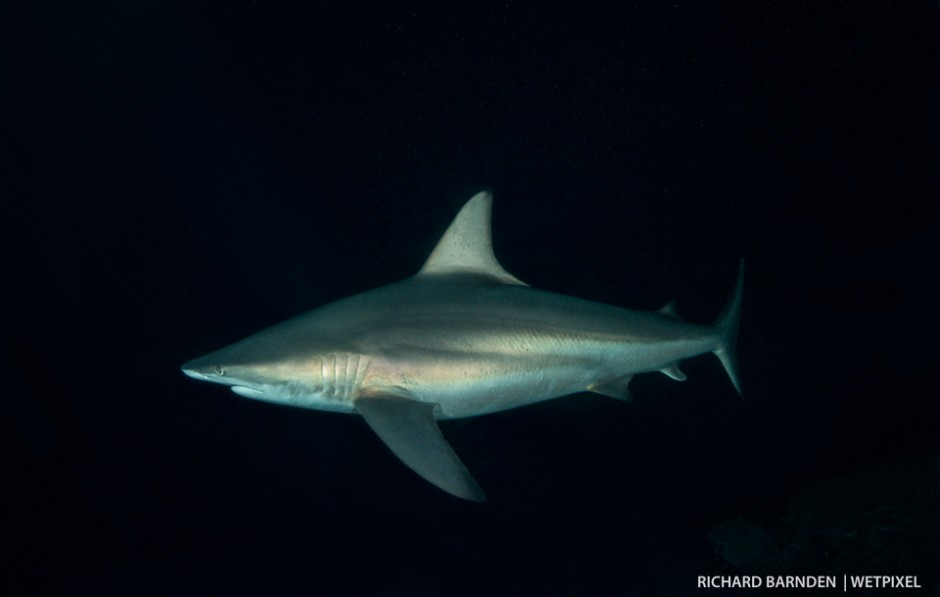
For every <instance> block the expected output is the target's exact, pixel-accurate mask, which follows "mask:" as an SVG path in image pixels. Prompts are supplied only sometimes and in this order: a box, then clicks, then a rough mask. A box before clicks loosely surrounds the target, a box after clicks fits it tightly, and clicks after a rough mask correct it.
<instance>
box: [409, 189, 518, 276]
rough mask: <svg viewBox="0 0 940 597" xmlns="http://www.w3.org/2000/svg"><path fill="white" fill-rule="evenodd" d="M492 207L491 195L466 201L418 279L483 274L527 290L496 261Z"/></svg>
mask: <svg viewBox="0 0 940 597" xmlns="http://www.w3.org/2000/svg"><path fill="white" fill-rule="evenodd" d="M492 205H493V195H491V194H490V193H489V191H483V192H480V193H477V194H476V195H474V196H473V198H471V199H470V201H467V203H466V204H465V205H464V206H463V209H461V210H460V213H458V214H457V217H456V218H454V221H453V222H452V223H451V225H450V227H449V228H448V229H447V232H445V233H444V236H442V237H441V240H440V241H438V243H437V246H436V247H434V251H432V252H431V256H430V257H428V260H427V261H426V262H425V263H424V267H422V268H421V271H420V272H418V275H419V276H431V275H437V274H453V273H471V274H482V275H485V276H489V277H491V278H495V279H497V280H499V281H500V282H503V283H504V284H521V285H523V286H527V284H525V282H522V281H520V280H519V279H518V278H516V277H515V276H513V275H512V274H510V273H509V272H507V271H506V270H504V269H503V267H502V266H501V265H500V264H499V262H498V261H496V255H494V254H493V240H492V236H491V228H490V209H491V207H492Z"/></svg>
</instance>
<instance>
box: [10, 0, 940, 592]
mask: <svg viewBox="0 0 940 597" xmlns="http://www.w3.org/2000/svg"><path fill="white" fill-rule="evenodd" d="M349 4H351V3H349ZM938 12H940V11H938V5H937V3H936V2H851V3H783V2H747V3H736V4H715V3H678V4H676V3H664V2H662V3H649V4H646V3H640V4H634V3H608V4H604V3H601V4H596V5H591V6H588V5H581V4H578V3H559V2H543V3H537V4H534V3H533V4H531V5H520V4H516V3H508V5H507V4H500V5H496V6H489V7H483V6H482V5H475V7H474V8H472V9H471V8H466V7H465V8H452V7H451V8H444V7H443V5H442V6H441V7H438V8H436V9H430V8H428V7H426V6H425V7H414V6H401V5H399V3H387V4H386V5H384V6H383V7H382V8H375V7H371V8H365V7H360V8H352V7H350V6H348V3H345V2H325V3H304V2H296V3H272V2H215V1H210V2H198V3H196V2H66V1H60V2H55V1H52V2H35V3H33V2H30V3H13V2H11V3H3V5H2V6H0V28H2V36H0V48H2V49H0V52H2V53H0V86H2V91H0V94H2V96H3V98H4V99H5V100H6V108H5V109H4V111H3V112H4V116H5V118H4V119H3V130H2V131H0V133H2V136H0V138H2V141H0V147H2V151H3V153H2V156H0V157H2V160H0V180H2V186H0V192H2V198H0V201H2V211H0V217H2V221H0V243H2V244H0V247H2V249H0V267H2V271H0V274H2V279H3V288H4V290H3V292H2V299H0V301H2V303H0V304H2V311H0V326H2V327H0V331H2V336H0V337H2V341H3V344H2V351H3V354H2V359H0V362H2V363H3V367H4V369H5V370H6V373H5V374H4V379H3V382H2V385H3V399H2V405H3V406H2V410H3V421H4V423H5V424H4V426H3V427H4V429H5V431H4V432H3V433H2V438H3V439H2V441H3V443H4V444H6V449H5V450H4V454H5V458H4V462H5V464H4V466H3V470H4V472H3V489H2V494H3V496H4V498H5V499H4V501H5V502H6V505H5V506H4V507H3V519H2V520H3V530H2V534H0V547H2V550H3V551H2V553H0V583H2V585H3V586H4V587H5V588H3V587H0V592H3V594H6V595H57V594H70V595H307V594H316V593H320V592H326V593H332V594H337V593H339V594H342V593H349V592H382V593H388V592H397V594H409V593H410V592H421V593H441V594H444V593H450V592H463V593H486V594H508V593H513V594H564V595H581V594H610V595H655V594H658V595H685V594H701V592H696V591H695V590H694V583H695V578H696V576H697V575H698V574H742V573H780V574H815V573H829V574H840V575H841V574H843V573H850V574H881V573H891V574H917V575H919V578H920V582H921V584H922V585H925V588H924V589H923V590H922V591H921V592H918V594H922V593H926V592H928V591H930V590H934V591H936V590H938V588H940V575H938V574H937V570H940V561H938V560H940V557H938V555H937V554H938V553H940V550H938V547H940V514H938V508H940V503H938V502H940V497H938V496H940V494H938V491H940V490H938V487H940V440H938V434H937V425H938V417H937V414H936V407H935V405H936V403H937V397H936V385H935V384H936V382H935V380H934V378H935V376H936V372H937V350H936V334H937V331H938V330H937V328H938V326H937V308H936V299H937V292H936V291H937V271H938V249H940V247H938V238H940V225H938V223H940V220H938V210H937V207H936V202H937V199H938V198H940V174H938V173H940V119H938V106H940V85H938V76H940V53H938V43H937V40H938V31H940V18H938ZM483 188H491V189H493V192H494V194H495V198H496V199H495V206H494V242H495V245H496V251H497V255H498V256H499V258H500V260H501V262H502V263H503V265H504V266H505V267H506V269H507V270H509V271H510V272H512V273H514V274H516V275H517V276H519V277H520V278H522V279H524V280H526V281H528V282H530V283H531V284H533V285H534V286H537V287H540V288H545V289H549V290H553V291H557V292H562V293H566V294H573V295H576V296H580V297H584V298H589V299H593V300H597V301H602V302H606V303H611V304H615V305H620V306H624V307H630V308H638V309H654V308H658V307H660V306H661V305H662V304H663V303H665V302H666V301H667V300H670V299H677V300H678V305H679V311H680V313H681V314H682V315H683V316H684V317H685V318H686V319H688V320H690V321H695V322H708V321H711V320H712V318H714V317H715V315H716V314H717V313H718V312H719V311H720V309H721V307H722V305H723V304H724V302H725V300H726V298H727V295H728V293H729V292H730V289H731V286H732V282H733V277H734V273H735V268H736V264H737V261H738V259H739V258H740V257H744V258H745V259H746V260H747V269H748V271H747V280H746V286H745V297H744V314H743V321H742V327H741V338H740V346H739V348H740V359H741V370H742V380H743V384H744V388H745V392H746V394H747V398H748V400H747V401H746V402H743V403H742V402H740V401H738V400H737V399H736V398H735V396H734V393H733V389H732V388H731V386H730V384H729V383H728V381H727V379H726V377H725V376H724V373H723V372H722V370H721V368H720V366H719V364H718V363H717V361H716V360H715V359H714V358H713V357H711V356H705V357H700V358H697V359H694V360H691V361H688V362H686V364H685V365H684V366H683V368H684V370H685V371H686V373H687V374H688V377H689V380H688V381H687V382H685V383H683V384H679V383H676V382H674V381H672V380H669V379H667V378H665V377H664V376H662V375H658V374H653V375H647V376H641V377H639V378H637V379H636V380H635V381H634V385H633V390H634V396H635V397H636V403H635V404H633V405H626V404H622V403H618V402H615V401H612V400H609V399H605V398H602V397H598V396H594V395H588V394H581V395H577V396H572V397H568V398H564V399H560V400H557V401H553V402H549V403H545V404H541V405H536V406H533V407H529V408H525V409H520V410H517V411H512V412H506V413H501V414H496V415H492V416H487V417H481V418H477V419H471V420H463V421H457V422H452V423H449V424H445V425H444V426H443V427H444V433H445V434H446V435H447V436H448V437H449V439H450V440H451V442H452V443H453V445H454V446H455V448H456V449H457V451H458V453H460V454H461V455H462V457H463V459H464V461H465V462H466V463H467V464H468V466H469V467H470V469H471V470H472V471H473V472H474V473H475V475H476V477H477V478H478V479H479V480H480V482H481V484H482V485H483V486H484V488H485V489H486V491H487V494H488V495H489V497H490V502H489V503H488V504H486V505H482V506H480V505H474V504H469V503H464V502H462V501H459V500H456V499H453V498H451V497H449V496H447V495H446V494H444V493H442V492H440V491H438V490H437V489H435V488H434V487H432V486H430V485H429V484H427V483H425V482H424V481H422V480H421V479H419V478H418V477H417V476H415V475H414V474H412V473H411V472H409V471H408V470H406V469H405V468H404V467H403V466H402V465H401V464H400V463H399V462H398V461H397V460H395V459H394V457H392V456H391V455H390V453H388V451H387V450H386V448H385V447H384V446H383V445H382V444H381V442H380V441H379V440H378V439H377V438H376V437H375V436H374V435H373V434H372V432H371V431H370V430H369V429H368V428H367V427H366V425H365V424H364V423H363V422H362V421H361V420H360V419H358V418H357V417H352V416H342V415H336V414H329V413H319V412H313V411H299V410H291V409H288V408H281V407H277V406H272V405H267V404H262V403H257V402H252V401H249V400H245V399H242V398H239V397H237V396H235V395H233V394H231V393H230V392H228V391H226V390H225V389H223V388H220V387H214V386H210V385H207V384H199V383H197V382H195V381H193V380H190V379H187V378H184V377H183V376H182V375H181V374H180V373H179V371H178V366H179V364H180V363H182V362H183V361H184V360H187V359H189V358H192V357H194V356H196V355H199V354H202V353H204V352H207V351H208V350H211V349H215V348H218V347H220V346H223V345H225V344H228V343H230V342H232V341H234V340H237V339H239V338H241V337H243V336H245V335H247V334H249V333H252V332H254V331H257V330H258V329H260V328H263V327H265V326H267V325H270V324H273V323H276V322H278V321H280V320H283V319H286V318H287V317H289V316H292V315H295V314H297V313H299V312H302V311H304V310H307V309H309V308H312V307H315V306H318V305H321V304H324V303H326V302H329V301H331V300H334V299H337V298H341V297H344V296H347V295H349V294H352V293H355V292H359V291H362V290H366V289H369V288H372V287H375V286H379V285H382V284H385V283H388V282H392V281H395V280H398V279H401V278H403V277H406V276H408V275H410V274H412V273H413V272H415V271H416V270H417V269H418V268H419V267H420V265H421V264H422V262H423V260H424V258H425V257H426V256H427V254H428V253H429V251H430V250H431V248H432V247H433V246H434V243H435V242H436V240H437V238H438V236H439V235H440V234H441V232H442V231H443V230H444V228H445V227H446V225H447V224H448V223H449V222H450V220H451V218H452V217H453V215H454V214H455V213H456V211H457V209H458V208H459V207H460V205H461V204H462V203H463V202H464V201H465V200H466V199H467V198H469V197H470V196H471V195H472V194H473V193H475V192H477V191H478V190H480V189H483ZM725 594H731V592H727V593H725ZM747 594H754V593H753V592H750V593H747ZM881 594H884V593H881Z"/></svg>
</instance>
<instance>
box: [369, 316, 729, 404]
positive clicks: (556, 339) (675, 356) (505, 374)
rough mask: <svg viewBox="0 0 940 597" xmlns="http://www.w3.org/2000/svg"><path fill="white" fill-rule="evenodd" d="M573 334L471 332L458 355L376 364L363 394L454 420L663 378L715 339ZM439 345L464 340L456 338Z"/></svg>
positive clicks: (438, 352)
mask: <svg viewBox="0 0 940 597" xmlns="http://www.w3.org/2000/svg"><path fill="white" fill-rule="evenodd" d="M573 336H574V334H570V333H560V334H544V333H541V334H540V333H532V332H528V333H520V334H517V335H510V336H506V335H505V334H494V335H493V336H492V337H489V338H485V337H482V336H481V335H480V332H479V331H478V330H476V331H468V332H467V333H466V334H465V335H464V336H462V341H461V342H460V344H463V345H466V346H467V347H468V349H466V350H456V349H455V347H454V345H453V344H454V343H453V342H447V343H443V344H442V345H440V346H431V345H426V346H423V347H421V348H414V347H408V348H400V347H399V348H398V349H396V350H389V351H386V352H385V354H384V357H382V358H375V357H373V358H372V359H371V361H372V365H371V367H370V373H372V374H371V375H369V376H367V378H366V379H365V380H364V382H363V384H362V386H361V387H360V388H359V393H360V394H363V395H367V394H370V393H391V394H397V395H401V396H404V397H407V398H410V399H412V400H417V401H420V402H424V403H429V404H435V405H436V408H435V412H434V414H435V417H436V418H438V419H453V418H462V417H473V416H477V415H483V414H488V413H493V412H499V411H502V410H508V409H512V408H517V407H521V406H526V405H528V404H533V403H536V402H541V401H544V400H550V399H552V398H558V397H560V396H565V395H568V394H574V393H578V392H585V391H590V390H591V388H592V386H594V385H596V384H599V383H603V382H605V381H607V380H613V379H624V380H625V381H624V384H625V383H626V380H628V379H629V376H632V375H634V374H637V373H643V372H648V371H658V370H661V369H663V368H666V367H668V366H671V365H674V364H675V363H677V362H678V361H680V360H681V359H684V358H687V357H689V356H694V355H697V354H701V353H703V352H707V351H709V350H711V349H712V348H713V347H714V343H715V340H714V338H713V337H712V336H710V335H707V336H702V337H694V338H689V339H676V340H674V341H670V342H658V343H657V342H636V341H633V342H631V341H630V340H628V339H625V338H624V339H607V340H604V341H598V340H596V339H579V338H576V337H573ZM439 337H441V338H448V339H451V340H452V339H454V338H461V336H460V335H459V334H454V333H453V331H451V333H449V334H440V335H439Z"/></svg>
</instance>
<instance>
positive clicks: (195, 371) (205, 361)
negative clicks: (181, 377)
mask: <svg viewBox="0 0 940 597" xmlns="http://www.w3.org/2000/svg"><path fill="white" fill-rule="evenodd" d="M180 370H181V371H182V372H183V373H184V374H186V375H188V376H189V377H192V378H193V379H199V380H213V379H215V378H217V377H219V376H220V375H222V374H223V373H224V371H222V367H220V366H219V365H217V364H215V363H214V362H212V361H211V360H210V359H209V358H207V357H199V358H197V359H193V360H191V361H187V362H186V363H183V365H182V366H181V367H180Z"/></svg>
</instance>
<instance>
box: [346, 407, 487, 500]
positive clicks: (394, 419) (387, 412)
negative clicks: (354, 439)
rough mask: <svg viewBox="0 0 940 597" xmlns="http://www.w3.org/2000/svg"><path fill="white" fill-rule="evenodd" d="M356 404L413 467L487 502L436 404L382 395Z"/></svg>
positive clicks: (453, 489)
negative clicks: (440, 424)
mask: <svg viewBox="0 0 940 597" xmlns="http://www.w3.org/2000/svg"><path fill="white" fill-rule="evenodd" d="M355 405H356V410H358V411H359V414H361V415H362V418H364V419H365V420H366V423H368V424H369V427H371V428H372V430H373V431H375V433H376V434H377V435H378V436H379V437H380V438H381V439H382V441H383V442H385V445H387V446H388V447H389V448H390V449H391V450H392V452H393V453H394V454H395V455H396V456H398V457H399V458H400V459H401V460H402V462H404V463H405V464H406V465H408V467H409V468H410V469H411V470H413V471H414V472H416V473H418V474H419V475H421V476H422V477H424V478H425V479H426V480H427V481H430V482H431V483H433V484H434V485H437V486H438V487H440V488H441V489H443V490H444V491H446V492H447V493H450V494H452V495H455V496H457V497H459V498H463V499H465V500H471V501H474V502H483V501H486V496H485V495H484V494H483V490H482V489H480V485H479V484H478V483H477V482H476V479H474V478H473V476H472V475H471V474H470V471H468V470H467V467H466V466H464V464H463V462H461V461H460V458H459V457H458V456H457V454H456V452H454V449H453V448H451V447H450V444H449V443H447V440H446V439H444V436H443V435H442V434H441V430H440V429H439V428H438V426H437V421H435V420H434V415H433V411H434V405H433V404H427V403H424V402H417V401H415V400H409V399H407V398H402V397H400V396H394V395H380V396H369V397H363V398H359V399H358V400H356V402H355Z"/></svg>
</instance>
